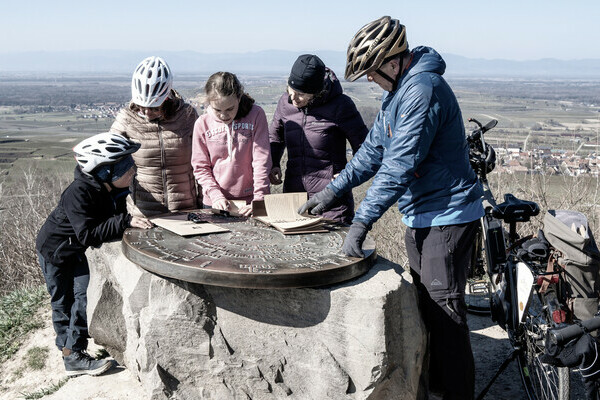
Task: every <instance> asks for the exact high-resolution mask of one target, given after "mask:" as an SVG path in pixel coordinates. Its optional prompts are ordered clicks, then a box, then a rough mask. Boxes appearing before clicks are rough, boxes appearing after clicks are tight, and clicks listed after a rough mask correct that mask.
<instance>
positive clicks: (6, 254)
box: [0, 167, 69, 295]
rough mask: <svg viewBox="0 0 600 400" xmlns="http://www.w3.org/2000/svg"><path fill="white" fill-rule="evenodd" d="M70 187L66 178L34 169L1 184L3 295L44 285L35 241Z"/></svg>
mask: <svg viewBox="0 0 600 400" xmlns="http://www.w3.org/2000/svg"><path fill="white" fill-rule="evenodd" d="M68 183H69V180H68V177H67V176H66V175H65V174H59V175H54V174H52V175H49V174H48V173H47V172H44V171H41V170H39V169H35V168H34V167H30V168H29V169H21V170H13V171H11V173H10V175H9V179H8V178H5V180H4V182H2V183H0V265H1V266H2V274H0V295H5V294H7V293H10V292H11V291H13V290H15V289H18V288H23V287H31V286H36V285H40V284H43V283H44V279H43V277H42V274H41V271H40V267H39V265H38V262H37V256H36V252H35V239H36V236H37V232H38V231H39V229H40V227H41V226H42V224H43V223H44V221H45V220H46V217H48V215H49V214H50V212H51V211H52V210H53V209H54V207H56V205H57V204H58V200H59V198H60V194H61V193H62V191H63V189H64V188H65V187H66V186H67V184H68ZM8 193H10V194H8Z"/></svg>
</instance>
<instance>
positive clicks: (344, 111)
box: [269, 54, 368, 224]
mask: <svg viewBox="0 0 600 400" xmlns="http://www.w3.org/2000/svg"><path fill="white" fill-rule="evenodd" d="M367 133H368V129H367V127H366V126H365V123H364V122H363V120H362V117H361V116H360V113H359V112H358V110H357V109H356V106H355V105H354V102H353V101H352V100H351V99H350V97H348V96H346V95H345V94H343V90H342V86H341V84H340V82H339V81H338V80H337V78H336V76H335V74H334V73H333V71H332V70H330V69H329V68H327V67H325V64H324V63H323V61H321V59H320V58H319V57H317V56H316V55H312V54H305V55H301V56H300V57H298V59H297V60H296V62H295V63H294V65H293V67H292V71H291V73H290V77H289V79H288V88H287V93H285V94H283V95H282V96H281V98H280V99H279V103H278V104H277V109H276V110H275V114H274V116H273V121H272V122H271V125H270V126H269V137H270V142H271V157H272V159H273V169H272V170H271V174H270V179H271V183H272V184H280V183H281V167H280V162H281V157H282V155H283V152H284V150H286V149H287V152H288V161H287V165H286V173H285V180H284V183H283V191H284V192H308V196H309V198H310V197H312V195H313V194H315V193H317V192H319V191H321V190H323V189H324V188H325V186H327V184H328V183H329V182H331V180H332V179H333V178H334V176H335V175H336V174H338V173H339V172H340V171H341V170H343V169H344V167H345V165H346V140H348V142H350V146H351V148H352V154H354V153H356V151H357V150H358V148H359V147H360V145H361V144H362V142H363V141H364V140H365V137H366V135H367ZM323 216H324V217H325V218H329V219H333V220H335V221H338V222H342V223H346V224H349V223H351V222H352V218H353V217H354V199H353V197H352V193H351V192H349V193H347V194H345V195H344V196H343V197H342V198H340V199H339V202H338V204H336V205H335V206H334V207H333V208H332V209H330V210H329V211H327V212H325V213H324V214H323Z"/></svg>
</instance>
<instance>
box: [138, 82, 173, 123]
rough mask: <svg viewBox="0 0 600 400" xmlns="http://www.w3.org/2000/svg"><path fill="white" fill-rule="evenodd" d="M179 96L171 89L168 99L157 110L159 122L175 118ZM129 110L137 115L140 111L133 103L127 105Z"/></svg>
mask: <svg viewBox="0 0 600 400" xmlns="http://www.w3.org/2000/svg"><path fill="white" fill-rule="evenodd" d="M178 97H179V94H178V93H177V92H175V91H174V90H173V89H171V93H169V97H167V98H166V99H165V101H163V102H162V104H161V105H160V106H158V108H159V109H160V114H161V118H160V119H161V120H164V121H168V120H170V119H171V118H173V117H174V116H175V113H176V112H177V107H178V106H179V99H178ZM129 108H130V109H131V111H133V112H135V113H137V112H139V111H140V106H138V105H137V104H135V103H134V102H133V101H132V102H131V103H129Z"/></svg>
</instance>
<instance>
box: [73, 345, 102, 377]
mask: <svg viewBox="0 0 600 400" xmlns="http://www.w3.org/2000/svg"><path fill="white" fill-rule="evenodd" d="M63 361H64V363H65V369H66V370H67V376H77V375H92V376H96V375H100V374H101V373H103V372H105V371H107V370H108V369H109V368H110V367H111V366H112V363H111V361H110V360H96V359H94V358H92V357H91V356H90V355H89V354H88V353H86V352H83V351H73V352H71V354H69V355H68V356H64V357H63Z"/></svg>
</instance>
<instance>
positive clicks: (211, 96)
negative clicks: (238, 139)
mask: <svg viewBox="0 0 600 400" xmlns="http://www.w3.org/2000/svg"><path fill="white" fill-rule="evenodd" d="M204 92H205V93H206V99H207V101H209V102H210V101H214V100H216V99H217V98H218V97H228V96H235V97H237V98H238V99H240V105H239V108H238V112H237V114H236V115H235V117H234V119H240V118H243V117H245V116H246V115H248V113H249V112H250V110H251V109H252V105H253V104H254V99H253V98H252V97H250V95H249V94H248V93H246V92H244V86H242V84H241V83H240V81H239V79H238V78H237V76H235V74H232V73H231V72H222V71H219V72H215V73H214V74H212V75H211V76H210V77H209V78H208V80H207V81H206V84H205V85H204Z"/></svg>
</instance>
